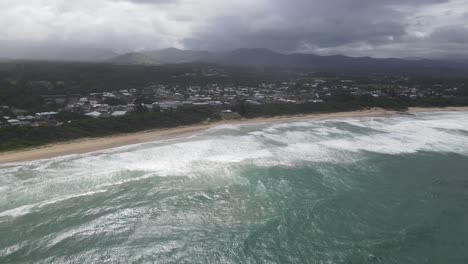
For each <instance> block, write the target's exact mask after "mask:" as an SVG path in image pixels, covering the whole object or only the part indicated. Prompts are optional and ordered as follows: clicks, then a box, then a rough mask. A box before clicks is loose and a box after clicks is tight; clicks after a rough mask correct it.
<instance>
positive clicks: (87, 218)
mask: <svg viewBox="0 0 468 264" xmlns="http://www.w3.org/2000/svg"><path fill="white" fill-rule="evenodd" d="M0 263H80V264H81V263H282V264H283V263H324V264H325V263H327V264H334V263H343V264H351V263H399V264H407V263H418V264H419V263H434V264H435V263H437V264H439V263H442V264H444V263H450V264H457V263H460V264H466V263H468V113H467V112H437V113H420V114H416V115H414V116H397V117H390V118H378V117H369V118H343V119H330V120H310V121H300V122H286V123H275V124H272V123H270V124H248V125H235V126H231V125H225V126H220V127H216V128H213V129H210V130H208V131H206V132H204V133H201V134H197V135H194V136H191V137H188V138H182V139H174V140H167V141H162V142H152V143H145V144H139V145H132V146H126V147H121V148H116V149H110V150H105V151H99V152H95V153H90V154H82V155H70V156H65V157H59V158H54V159H49V160H40V161H34V162H25V163H17V164H7V165H1V166H0Z"/></svg>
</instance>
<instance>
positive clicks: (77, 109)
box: [0, 76, 464, 127]
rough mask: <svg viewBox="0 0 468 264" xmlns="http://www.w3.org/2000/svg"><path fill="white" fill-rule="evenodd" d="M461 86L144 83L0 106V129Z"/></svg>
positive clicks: (439, 91) (442, 92) (397, 80)
mask: <svg viewBox="0 0 468 264" xmlns="http://www.w3.org/2000/svg"><path fill="white" fill-rule="evenodd" d="M30 85H35V86H42V87H46V88H47V87H51V86H54V85H61V86H64V85H66V84H65V83H64V82H59V83H51V82H48V81H35V82H31V83H30ZM463 85H464V84H463V83H460V84H456V85H453V84H449V85H447V84H438V83H434V84H432V85H430V86H426V85H414V84H412V82H411V80H410V79H409V78H408V77H403V76H396V77H391V78H389V77H387V76H385V77H374V78H368V79H366V80H365V81H362V79H352V78H346V79H345V78H311V77H307V78H303V77H297V78H296V79H290V80H287V81H283V82H280V81H278V82H271V83H264V82H262V83H259V84H258V85H256V86H235V85H224V84H219V83H209V84H206V85H173V84H149V85H147V86H145V87H135V88H131V89H122V90H112V89H109V91H106V92H94V93H89V94H71V95H70V94H68V95H63V94H48V95H43V96H42V98H43V102H44V104H45V106H47V109H50V111H46V112H31V111H28V110H25V109H18V108H15V107H12V106H9V105H0V127H8V126H31V127H37V126H60V125H62V124H63V122H66V121H67V120H63V118H62V120H59V119H58V118H57V116H59V115H60V114H61V113H74V114H75V116H76V115H81V116H83V117H87V118H108V117H120V116H125V115H127V114H129V113H132V112H134V111H155V112H165V111H172V110H176V109H177V108H179V107H181V106H184V105H185V106H186V105H192V106H209V107H212V108H215V109H217V110H218V111H219V112H220V113H221V114H223V113H224V114H230V113H233V112H234V108H233V106H234V105H236V104H238V103H239V102H240V101H242V102H244V103H245V104H251V105H263V104H274V103H285V104H303V103H316V104H321V103H325V102H327V100H329V99H330V98H333V97H336V96H340V95H343V94H345V95H348V96H354V97H372V98H410V99H418V98H430V97H436V98H452V97H456V96H457V93H458V92H459V88H460V87H462V86H463Z"/></svg>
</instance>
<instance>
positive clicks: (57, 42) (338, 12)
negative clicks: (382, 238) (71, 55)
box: [0, 0, 468, 57]
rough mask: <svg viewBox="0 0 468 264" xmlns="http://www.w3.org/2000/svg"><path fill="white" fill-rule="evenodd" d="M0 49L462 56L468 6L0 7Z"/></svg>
mask: <svg viewBox="0 0 468 264" xmlns="http://www.w3.org/2000/svg"><path fill="white" fill-rule="evenodd" d="M0 28H1V30H0V45H4V46H6V45H10V46H12V45H13V46H15V45H18V46H25V45H30V46H35V45H50V46H67V45H68V46H83V47H100V48H111V49H113V50H115V51H128V50H143V49H159V48H166V47H177V48H183V49H202V50H228V49H236V48H253V47H261V48H270V49H274V50H277V51H283V52H310V53H317V54H345V55H352V56H374V57H438V56H446V55H448V56H458V55H464V56H468V0H451V1H450V0H229V1H227V0H226V1H225V0H0Z"/></svg>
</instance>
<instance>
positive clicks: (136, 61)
mask: <svg viewBox="0 0 468 264" xmlns="http://www.w3.org/2000/svg"><path fill="white" fill-rule="evenodd" d="M109 62H111V63H114V64H120V65H158V64H160V63H158V62H157V61H156V60H155V59H153V58H151V57H149V56H147V55H145V54H142V53H138V52H131V53H126V54H123V55H120V56H117V57H114V58H112V59H111V60H109Z"/></svg>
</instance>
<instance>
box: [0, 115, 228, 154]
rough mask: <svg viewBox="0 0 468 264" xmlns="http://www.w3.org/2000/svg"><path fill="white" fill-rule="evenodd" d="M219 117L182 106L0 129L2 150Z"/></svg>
mask: <svg viewBox="0 0 468 264" xmlns="http://www.w3.org/2000/svg"><path fill="white" fill-rule="evenodd" d="M208 118H210V119H211V120H216V119H218V118H219V116H218V115H217V114H215V112H214V110H213V109H210V108H207V107H181V108H179V109H178V110H177V111H169V112H164V113H155V112H134V113H132V114H130V115H127V116H123V117H109V118H99V119H93V118H85V119H78V120H73V121H72V122H71V123H65V124H64V125H62V126H57V127H47V126H41V127H6V128H0V151H8V150H14V149H20V148H27V147H34V146H39V145H44V144H49V143H54V142H60V141H67V140H73V139H78V138H84V137H101V136H109V135H113V134H120V133H131V132H137V131H143V130H147V129H154V128H169V127H177V126H185V125H192V124H197V123H201V122H203V121H205V120H206V119H208Z"/></svg>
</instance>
